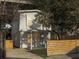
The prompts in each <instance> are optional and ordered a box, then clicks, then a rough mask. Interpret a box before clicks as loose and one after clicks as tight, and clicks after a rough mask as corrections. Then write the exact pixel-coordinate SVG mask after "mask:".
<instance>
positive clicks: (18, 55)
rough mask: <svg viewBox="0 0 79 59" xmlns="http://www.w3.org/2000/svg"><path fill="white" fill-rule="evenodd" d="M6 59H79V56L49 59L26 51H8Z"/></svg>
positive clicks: (61, 56)
mask: <svg viewBox="0 0 79 59" xmlns="http://www.w3.org/2000/svg"><path fill="white" fill-rule="evenodd" d="M6 59H79V54H72V55H53V56H49V57H47V58H42V57H40V56H38V55H36V54H32V53H31V52H28V50H26V49H7V50H6Z"/></svg>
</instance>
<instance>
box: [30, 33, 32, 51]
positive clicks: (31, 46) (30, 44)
mask: <svg viewBox="0 0 79 59" xmlns="http://www.w3.org/2000/svg"><path fill="white" fill-rule="evenodd" d="M30 49H31V50H32V34H31V44H30Z"/></svg>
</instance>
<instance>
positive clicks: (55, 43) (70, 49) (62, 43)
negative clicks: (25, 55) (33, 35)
mask: <svg viewBox="0 0 79 59" xmlns="http://www.w3.org/2000/svg"><path fill="white" fill-rule="evenodd" d="M78 42H79V40H48V41H47V55H48V56H51V55H57V54H69V53H75V52H79V43H78Z"/></svg>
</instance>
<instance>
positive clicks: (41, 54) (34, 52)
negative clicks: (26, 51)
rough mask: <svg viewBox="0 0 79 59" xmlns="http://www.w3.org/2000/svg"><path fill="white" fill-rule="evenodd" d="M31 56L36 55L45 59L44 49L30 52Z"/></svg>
mask: <svg viewBox="0 0 79 59" xmlns="http://www.w3.org/2000/svg"><path fill="white" fill-rule="evenodd" d="M30 52H31V53H33V54H37V55H39V56H41V57H43V58H45V57H47V52H46V49H34V50H31V51H30Z"/></svg>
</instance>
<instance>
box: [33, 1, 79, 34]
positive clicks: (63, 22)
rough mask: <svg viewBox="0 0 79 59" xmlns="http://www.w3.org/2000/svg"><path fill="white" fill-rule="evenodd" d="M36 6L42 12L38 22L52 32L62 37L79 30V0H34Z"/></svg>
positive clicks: (38, 16) (37, 18) (39, 14)
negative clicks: (49, 28)
mask: <svg viewBox="0 0 79 59" xmlns="http://www.w3.org/2000/svg"><path fill="white" fill-rule="evenodd" d="M32 2H33V3H34V5H36V6H37V7H38V9H39V10H40V11H41V12H39V13H38V15H36V21H37V22H38V23H40V24H43V26H45V27H50V26H51V28H52V31H53V30H54V31H55V32H57V33H59V34H60V35H62V34H63V33H65V32H68V31H71V32H72V31H73V28H74V27H75V29H77V28H78V26H77V25H79V24H78V22H79V10H78V9H79V7H78V0H33V1H32Z"/></svg>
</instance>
